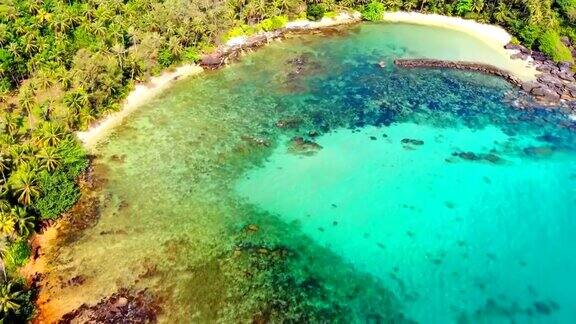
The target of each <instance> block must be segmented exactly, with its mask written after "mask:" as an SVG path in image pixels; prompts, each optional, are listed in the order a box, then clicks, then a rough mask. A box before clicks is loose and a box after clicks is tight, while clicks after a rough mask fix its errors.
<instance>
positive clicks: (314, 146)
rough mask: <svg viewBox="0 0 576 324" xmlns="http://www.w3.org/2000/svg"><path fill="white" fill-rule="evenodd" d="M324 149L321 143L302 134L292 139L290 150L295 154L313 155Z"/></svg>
mask: <svg viewBox="0 0 576 324" xmlns="http://www.w3.org/2000/svg"><path fill="white" fill-rule="evenodd" d="M321 149H322V146H320V144H318V143H316V142H314V141H311V140H307V139H304V138H303V137H301V136H296V137H294V138H292V139H291V140H290V144H289V145H288V151H289V152H290V153H294V154H302V155H312V154H315V153H316V152H318V151H319V150H321Z"/></svg>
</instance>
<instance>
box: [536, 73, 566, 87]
mask: <svg viewBox="0 0 576 324" xmlns="http://www.w3.org/2000/svg"><path fill="white" fill-rule="evenodd" d="M537 80H538V82H540V83H544V84H546V85H552V84H554V85H562V84H563V82H562V80H560V79H559V78H557V77H555V76H553V75H551V74H543V75H541V76H539V77H538V78H537Z"/></svg>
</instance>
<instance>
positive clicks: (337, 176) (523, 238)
mask: <svg viewBox="0 0 576 324" xmlns="http://www.w3.org/2000/svg"><path fill="white" fill-rule="evenodd" d="M325 33H326V32H325ZM330 34H331V35H329V37H320V36H317V35H308V36H295V37H292V38H290V39H287V40H285V41H283V42H277V43H274V44H272V45H270V46H268V47H266V48H264V49H262V50H259V51H258V52H256V53H252V54H250V55H248V56H246V57H244V58H243V59H242V61H241V62H239V63H237V64H235V65H233V66H230V67H227V68H225V69H223V70H220V71H216V72H210V73H206V74H205V75H202V76H199V77H195V78H192V79H189V80H183V81H181V82H179V83H177V84H176V85H175V86H174V87H173V88H171V89H170V90H169V91H167V92H166V93H165V94H164V95H162V96H161V97H159V98H157V99H155V100H153V101H152V102H151V103H150V104H149V105H147V106H146V107H143V108H142V109H140V110H139V111H138V112H136V113H135V114H134V115H133V116H131V117H130V118H129V119H128V120H127V121H126V123H125V125H123V126H122V127H120V128H119V129H118V130H117V131H116V132H115V133H114V134H112V135H111V136H110V137H109V138H108V139H107V140H106V141H105V142H103V143H101V144H100V145H99V146H98V148H97V151H96V152H97V154H98V155H99V158H98V160H97V162H96V169H97V170H99V173H100V174H101V176H104V177H105V178H106V179H107V183H106V185H105V187H104V189H103V192H102V195H101V196H102V198H101V201H102V202H101V218H100V221H99V222H98V223H97V224H96V225H95V226H94V227H91V228H89V229H87V230H85V231H84V232H82V233H81V234H77V235H75V236H74V237H73V238H69V237H68V238H66V239H62V240H59V241H58V242H57V243H56V244H55V246H54V247H53V248H52V249H51V250H50V252H49V254H48V256H49V258H50V260H51V263H50V265H49V267H48V272H47V278H48V279H47V280H48V282H49V284H50V288H49V289H46V290H45V291H43V294H42V295H41V298H40V301H41V302H42V303H45V308H46V309H52V310H53V311H54V312H55V313H58V312H60V313H65V312H68V311H70V310H72V309H74V308H75V307H77V306H79V305H80V304H81V303H83V302H88V303H95V302H97V301H98V300H99V299H100V298H102V297H104V296H107V295H109V294H111V293H113V292H115V291H116V290H117V289H119V288H121V287H131V288H134V289H144V288H146V289H148V291H149V292H150V293H152V294H154V295H156V296H159V297H160V298H161V300H162V304H163V309H164V315H163V318H162V319H163V320H164V321H166V322H183V321H186V322H188V321H196V322H206V321H215V320H219V321H231V320H240V321H249V320H272V321H274V320H276V321H278V320H285V319H291V320H307V321H319V320H329V321H331V320H341V321H344V322H348V321H355V322H365V321H366V320H373V321H378V320H380V321H384V322H387V321H398V322H400V321H402V320H406V319H409V320H416V321H419V322H457V321H463V322H491V323H492V322H510V321H522V322H526V321H528V322H573V321H574V320H575V319H576V314H575V313H574V309H576V298H575V297H574V294H573V291H576V280H574V279H573V276H572V275H571V274H572V273H574V271H575V270H576V261H575V260H576V259H575V258H574V256H575V253H574V252H573V250H572V249H571V247H572V246H574V243H576V242H575V241H576V238H575V237H576V226H575V225H576V224H575V220H574V217H573V214H574V213H573V212H570V211H571V210H572V211H573V210H574V208H575V207H576V200H575V197H576V191H575V188H576V186H575V185H574V184H575V182H576V165H575V163H574V161H575V158H576V134H575V133H574V131H573V130H570V129H569V127H572V129H574V122H571V121H569V119H568V118H567V117H566V116H564V115H562V114H560V113H553V112H548V111H543V110H532V109H530V110H517V109H515V108H513V107H512V105H511V104H510V102H514V101H515V99H516V98H517V97H518V96H519V94H517V93H516V91H515V90H514V89H513V88H512V87H511V86H509V85H508V84H506V83H505V82H504V81H502V80H499V79H496V78H493V77H488V76H483V75H478V74H473V73H465V72H456V71H438V70H397V69H395V68H394V67H393V66H392V60H393V59H394V58H396V57H419V56H424V57H429V56H432V57H435V58H447V59H474V58H481V59H483V60H487V61H489V62H490V61H493V62H494V64H496V65H498V64H505V61H500V60H501V59H502V58H501V57H500V56H497V55H498V54H497V53H495V52H493V51H492V50H491V49H490V48H489V47H487V46H484V45H483V44H482V43H480V42H477V41H475V40H474V39H472V38H470V37H469V36H467V35H464V34H459V33H457V32H454V31H449V30H442V29H437V28H425V27H421V26H411V25H403V24H395V25H378V24H376V25H370V24H366V25H360V26H356V27H352V28H351V29H349V30H343V31H338V32H330ZM415 40H419V41H415ZM456 40H457V41H456ZM427 41H429V43H427ZM461 48H466V49H470V50H469V51H462V50H459V49H461ZM382 60H385V61H387V62H388V66H387V67H386V68H384V69H383V68H380V67H379V66H377V64H376V63H377V62H379V61H382ZM311 132H312V133H311ZM310 134H312V135H315V136H313V137H310V136H309V135H310ZM294 136H303V137H304V138H306V139H309V140H312V141H315V142H317V143H318V144H320V145H321V146H322V149H320V150H318V151H317V152H315V153H311V154H295V153H294V152H293V151H291V150H289V148H288V145H289V140H290V139H291V138H292V137H294ZM403 140H404V141H403ZM418 141H423V143H420V142H418ZM75 276H82V277H83V278H84V279H85V280H84V282H83V284H81V285H78V286H66V285H64V284H62V283H64V282H67V281H68V280H69V279H70V278H73V277H75Z"/></svg>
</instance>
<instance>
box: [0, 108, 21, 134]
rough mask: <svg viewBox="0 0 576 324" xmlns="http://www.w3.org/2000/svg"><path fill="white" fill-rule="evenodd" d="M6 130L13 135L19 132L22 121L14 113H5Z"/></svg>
mask: <svg viewBox="0 0 576 324" xmlns="http://www.w3.org/2000/svg"><path fill="white" fill-rule="evenodd" d="M3 124H4V130H5V131H6V132H7V133H8V134H11V135H15V134H16V133H17V132H18V129H19V128H20V126H22V121H21V120H20V119H19V118H18V117H17V116H15V115H14V114H10V113H5V114H4V120H3Z"/></svg>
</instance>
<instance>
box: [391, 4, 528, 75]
mask: <svg viewBox="0 0 576 324" xmlns="http://www.w3.org/2000/svg"><path fill="white" fill-rule="evenodd" d="M384 21H386V22H395V23H408V24H415V25H424V26H434V27H441V28H448V29H452V30H457V31H460V32H463V33H466V34H468V35H471V36H473V37H474V38H476V39H479V40H480V41H482V42H483V43H485V44H486V45H488V46H490V47H491V48H493V49H494V50H496V52H498V53H499V54H500V55H502V57H504V58H505V59H506V60H507V61H508V68H507V70H508V71H509V72H511V73H512V74H513V75H514V76H516V77H518V78H519V79H521V80H522V81H532V80H534V79H536V74H537V73H538V71H537V70H536V68H535V67H534V66H533V65H532V64H531V63H530V60H519V59H512V58H510V55H512V54H516V53H518V51H517V50H508V49H505V48H504V46H505V45H506V44H508V43H510V41H511V40H512V36H511V35H510V34H509V33H508V32H507V31H506V30H504V28H502V27H500V26H496V25H489V24H483V23H479V22H476V21H474V20H469V19H463V18H460V17H449V16H442V15H437V14H422V13H418V12H405V11H397V12H386V13H384Z"/></svg>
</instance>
